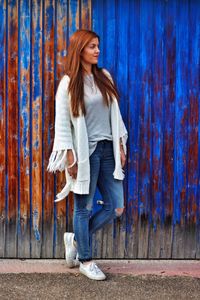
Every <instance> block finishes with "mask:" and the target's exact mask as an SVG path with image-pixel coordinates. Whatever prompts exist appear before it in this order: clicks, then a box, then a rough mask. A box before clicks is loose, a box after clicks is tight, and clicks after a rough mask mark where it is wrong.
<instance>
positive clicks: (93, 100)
mask: <svg viewBox="0 0 200 300" xmlns="http://www.w3.org/2000/svg"><path fill="white" fill-rule="evenodd" d="M84 102H85V108H86V116H85V121H86V127H87V133H88V140H89V155H91V154H92V153H93V152H94V150H95V148H96V145H97V142H98V141H101V140H105V139H106V140H110V141H111V140H112V130H111V116H110V113H111V112H110V106H109V107H108V106H107V105H106V104H105V103H104V101H103V97H102V94H101V92H100V90H99V88H98V87H97V86H96V85H95V83H94V77H93V74H90V75H85V76H84Z"/></svg>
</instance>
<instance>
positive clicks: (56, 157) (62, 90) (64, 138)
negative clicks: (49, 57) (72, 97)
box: [47, 75, 76, 172]
mask: <svg viewBox="0 0 200 300" xmlns="http://www.w3.org/2000/svg"><path fill="white" fill-rule="evenodd" d="M68 83H69V77H68V76H66V75H65V76H64V77H63V78H62V79H61V81H60V83H59V86H58V89H57V92H56V97H55V98H56V101H55V109H56V112H55V134H54V144H53V151H52V153H51V156H50V159H49V164H48V167H47V170H48V171H50V172H55V171H57V170H59V171H63V170H64V169H65V167H66V165H72V164H75V163H76V154H75V151H74V146H73V139H72V130H71V129H72V124H71V118H70V109H69V101H68V93H67V87H68Z"/></svg>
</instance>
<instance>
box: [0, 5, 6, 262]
mask: <svg viewBox="0 0 200 300" xmlns="http://www.w3.org/2000/svg"><path fill="white" fill-rule="evenodd" d="M0 20H1V27H0V45H1V47H0V133H1V134H0V149H1V151H0V257H4V256H5V250H4V248H5V221H6V188H7V187H6V176H5V174H6V58H7V53H6V3H5V1H3V0H1V1H0Z"/></svg>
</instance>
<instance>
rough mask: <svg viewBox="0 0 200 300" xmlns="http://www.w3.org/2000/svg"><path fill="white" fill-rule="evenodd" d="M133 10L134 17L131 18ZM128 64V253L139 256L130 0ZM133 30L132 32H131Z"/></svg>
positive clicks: (136, 55) (136, 52)
mask: <svg viewBox="0 0 200 300" xmlns="http://www.w3.org/2000/svg"><path fill="white" fill-rule="evenodd" d="M133 12H134V17H133ZM129 22H130V23H129V26H130V31H129V36H130V34H131V39H129V64H128V72H129V73H128V78H129V84H128V97H129V104H128V105H129V106H128V109H129V116H128V127H129V139H128V150H129V151H128V156H127V160H128V165H127V168H128V177H129V180H128V188H127V204H126V231H127V238H126V239H127V242H126V247H127V255H128V257H130V258H137V256H138V238H139V236H138V233H139V231H138V220H139V210H138V206H139V197H138V193H139V105H140V101H139V99H140V91H141V90H140V84H141V83H140V81H139V80H138V76H140V73H139V72H140V69H139V64H138V61H139V59H140V44H139V43H138V40H139V38H140V3H139V1H137V2H135V1H132V2H130V8H129ZM132 32H134V34H132Z"/></svg>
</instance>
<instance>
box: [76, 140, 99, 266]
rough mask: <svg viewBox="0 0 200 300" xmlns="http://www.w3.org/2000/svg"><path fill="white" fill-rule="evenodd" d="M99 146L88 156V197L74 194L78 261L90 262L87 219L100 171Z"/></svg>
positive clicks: (89, 214)
mask: <svg viewBox="0 0 200 300" xmlns="http://www.w3.org/2000/svg"><path fill="white" fill-rule="evenodd" d="M99 153H100V145H98V144H97V147H96V149H95V151H94V153H93V154H92V155H91V156H90V190H89V194H88V195H80V194H75V193H74V218H73V227H74V234H75V239H76V242H77V250H78V255H79V260H80V261H82V262H83V261H88V260H91V256H92V253H91V245H90V234H89V219H90V216H91V213H92V207H93V198H94V194H95V191H96V186H97V180H98V176H99V169H100V158H99Z"/></svg>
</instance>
